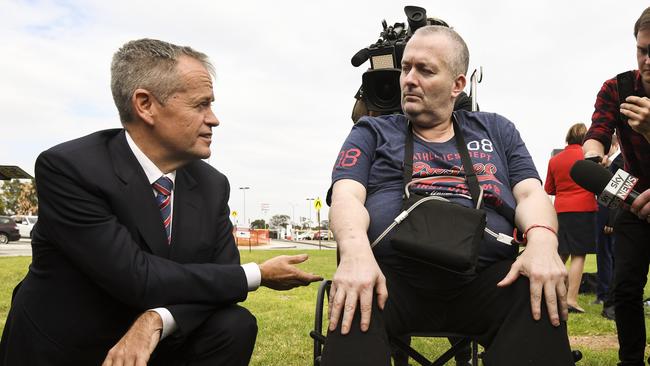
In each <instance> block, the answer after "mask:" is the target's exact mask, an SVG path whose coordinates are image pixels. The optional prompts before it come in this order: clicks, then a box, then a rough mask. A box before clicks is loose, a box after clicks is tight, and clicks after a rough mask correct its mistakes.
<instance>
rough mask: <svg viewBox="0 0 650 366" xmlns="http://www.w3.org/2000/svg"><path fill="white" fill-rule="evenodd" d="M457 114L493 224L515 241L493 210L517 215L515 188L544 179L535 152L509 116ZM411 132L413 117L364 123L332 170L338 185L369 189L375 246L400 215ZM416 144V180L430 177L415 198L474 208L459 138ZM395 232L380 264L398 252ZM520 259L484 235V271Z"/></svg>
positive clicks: (383, 246) (415, 188)
mask: <svg viewBox="0 0 650 366" xmlns="http://www.w3.org/2000/svg"><path fill="white" fill-rule="evenodd" d="M454 116H455V118H456V121H457V122H458V125H459V126H460V128H461V130H462V131H463V136H464V138H465V143H466V144H467V150H468V151H469V155H470V158H471V160H472V164H473V166H474V171H475V172H476V174H477V177H478V180H479V184H480V185H481V186H482V187H483V190H484V198H483V202H484V207H485V210H486V212H487V226H488V227H489V228H490V229H492V230H493V231H495V232H497V233H499V232H500V233H504V234H508V235H512V231H513V226H512V223H510V222H509V221H508V220H507V219H506V218H504V217H502V216H500V215H499V214H498V213H497V212H496V211H495V210H494V207H496V206H498V205H506V206H509V207H510V208H512V209H514V208H515V205H516V203H515V199H514V197H513V195H512V187H514V186H515V185H516V184H517V183H519V182H521V181H522V180H524V179H527V178H535V179H538V180H539V179H540V178H539V175H538V173H537V170H536V169H535V165H534V163H533V161H532V159H531V157H530V154H529V153H528V150H527V149H526V146H525V144H524V142H523V141H522V139H521V137H520V135H519V132H518V131H517V129H516V128H515V126H514V124H513V123H512V122H510V121H508V120H507V119H506V118H504V117H502V116H500V115H498V114H494V113H485V112H466V111H456V112H454ZM406 133H407V119H406V117H404V116H403V115H389V116H381V117H364V118H362V119H361V120H359V122H358V123H357V124H355V125H354V127H353V128H352V131H351V132H350V134H349V136H348V138H347V139H346V141H345V143H344V144H343V147H342V148H341V152H340V153H339V156H338V158H337V160H336V163H335V166H334V171H333V173H332V184H334V182H336V181H338V180H340V179H352V180H355V181H357V182H359V183H361V184H362V185H363V186H364V187H365V188H366V203H365V207H366V209H367V210H368V213H369V215H370V227H369V229H368V238H369V240H370V242H371V243H372V242H373V241H374V240H375V239H376V238H377V237H378V236H379V235H380V234H381V233H382V232H383V231H384V230H385V229H386V227H388V225H390V224H391V222H392V221H393V219H394V218H395V217H396V216H397V215H398V214H399V213H400V212H401V208H402V194H403V192H404V187H403V170H402V162H403V160H404V145H405V142H406ZM413 143H414V145H413V179H419V178H430V179H426V180H425V181H423V182H419V183H415V184H413V185H412V186H411V192H418V193H420V194H436V195H443V196H445V197H446V198H448V199H449V200H451V201H455V202H457V203H460V204H463V205H465V206H468V207H471V206H474V205H473V204H472V201H471V196H470V193H469V189H468V187H467V183H466V181H465V179H464V173H463V172H462V162H461V159H460V154H459V153H458V149H457V148H456V142H455V138H452V139H451V140H449V141H446V142H443V143H434V142H427V141H424V140H422V139H420V138H418V137H417V136H414V138H413ZM450 230H452V229H451V228H450ZM391 234H392V233H389V234H388V235H387V236H386V237H385V238H384V239H383V240H382V241H381V242H380V243H379V244H378V245H377V246H376V247H375V248H374V253H375V256H376V257H377V259H378V260H379V261H380V262H381V261H382V258H384V259H388V258H389V257H391V256H394V255H395V254H397V253H396V252H395V251H394V250H393V249H392V248H391V245H390V238H391ZM516 253H517V248H516V247H515V246H510V245H506V244H503V243H500V242H498V241H496V240H495V239H494V238H492V237H491V236H489V235H484V239H483V242H482V243H481V249H480V252H479V268H482V267H485V266H486V265H487V264H490V263H494V262H497V261H499V260H503V259H507V258H513V257H514V256H516Z"/></svg>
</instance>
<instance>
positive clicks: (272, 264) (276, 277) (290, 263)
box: [260, 254, 323, 290]
mask: <svg viewBox="0 0 650 366" xmlns="http://www.w3.org/2000/svg"><path fill="white" fill-rule="evenodd" d="M307 258H309V256H308V255H307V254H299V255H280V256H277V257H273V258H271V259H269V260H267V261H265V262H264V263H262V264H260V272H261V274H262V286H266V287H268V288H272V289H274V290H290V289H292V288H294V287H298V286H307V285H309V284H310V283H312V282H315V281H321V280H323V277H321V276H317V275H314V274H311V273H307V272H303V271H301V270H300V269H299V268H298V267H296V266H294V264H298V263H302V262H304V261H306V260H307Z"/></svg>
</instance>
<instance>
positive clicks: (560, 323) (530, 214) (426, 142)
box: [322, 26, 574, 366]
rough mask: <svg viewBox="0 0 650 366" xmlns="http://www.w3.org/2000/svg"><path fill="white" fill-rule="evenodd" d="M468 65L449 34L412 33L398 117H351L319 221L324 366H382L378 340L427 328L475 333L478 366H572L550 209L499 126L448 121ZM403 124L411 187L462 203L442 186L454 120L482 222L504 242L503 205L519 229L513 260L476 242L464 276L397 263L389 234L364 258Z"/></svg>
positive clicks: (385, 361) (516, 146)
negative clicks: (325, 232) (479, 196)
mask: <svg viewBox="0 0 650 366" xmlns="http://www.w3.org/2000/svg"><path fill="white" fill-rule="evenodd" d="M468 63H469V52H468V50H467V46H466V44H465V42H464V41H463V40H462V38H461V37H460V36H459V35H458V34H457V33H456V32H455V31H453V30H452V29H450V28H448V27H444V26H425V27H421V28H419V29H418V30H417V31H416V32H415V34H414V35H413V37H412V38H411V39H410V40H409V41H408V44H407V45H406V48H405V49H404V54H403V57H402V61H401V74H400V79H399V80H400V87H401V98H400V99H401V106H402V108H403V110H404V114H405V115H388V116H382V117H370V118H368V117H364V118H361V119H360V121H359V122H358V123H357V124H356V125H355V126H354V127H353V128H352V131H351V133H350V135H349V136H348V138H347V140H346V141H345V143H344V144H343V148H342V150H341V153H340V154H339V159H338V160H337V162H336V165H335V167H334V172H333V177H332V188H331V210H330V222H331V225H332V230H333V231H334V233H335V236H336V237H337V238H338V246H339V250H340V256H341V257H340V259H341V260H340V263H339V266H338V268H337V270H336V273H335V275H334V279H333V283H332V288H331V291H330V299H329V300H330V301H329V303H330V312H329V314H330V316H329V332H328V337H327V342H326V344H325V348H324V350H323V356H322V365H323V366H332V365H337V366H342V365H373V366H376V365H390V345H389V341H388V339H389V336H391V337H399V336H403V335H406V334H408V333H411V332H416V331H432V330H436V331H447V332H453V333H462V334H468V335H473V336H476V338H477V339H478V341H479V343H481V344H482V345H483V346H485V347H486V349H487V352H486V355H485V357H484V362H485V364H486V365H500V366H508V365H521V364H529V365H558V366H562V365H573V364H574V362H573V360H572V356H571V352H570V349H569V342H568V337H567V333H566V322H565V321H566V319H567V316H568V314H567V304H566V287H565V280H566V270H565V269H564V266H563V264H562V261H561V260H560V258H559V256H558V254H557V236H556V230H557V222H556V219H555V213H554V211H553V207H552V205H551V204H550V201H549V200H548V198H547V196H546V194H545V193H544V191H543V189H542V186H541V182H540V180H539V176H538V174H537V171H536V170H535V167H534V165H533V162H532V159H531V158H530V155H529V153H528V151H527V149H526V147H525V145H524V143H523V141H522V140H521V138H520V136H519V133H518V132H517V130H516V129H515V127H514V125H513V124H512V123H511V122H509V121H508V120H506V119H505V118H503V117H501V116H499V115H496V114H492V113H482V112H466V111H456V112H453V106H454V102H455V100H456V99H457V98H458V96H459V94H460V93H461V91H462V90H463V89H464V87H465V84H466V78H465V74H466V72H467V66H468ZM408 121H410V124H412V133H413V135H414V136H413V175H412V176H411V177H412V178H430V179H428V180H427V181H425V182H421V183H420V184H418V187H417V189H418V190H421V191H424V192H426V193H427V194H433V195H444V196H447V197H448V198H449V199H450V200H452V201H455V202H458V203H461V204H463V205H464V206H469V205H472V204H471V202H470V200H468V199H466V198H465V197H466V196H467V195H468V194H469V193H468V192H469V190H468V187H467V185H466V184H464V183H459V180H458V179H453V178H461V179H460V181H461V182H464V180H463V178H464V175H465V174H464V173H463V171H462V168H461V167H462V166H463V164H462V163H461V161H460V160H461V159H460V157H459V151H458V150H457V148H456V145H455V139H456V138H458V137H457V136H456V133H455V130H454V127H453V125H454V123H453V121H455V122H457V124H458V125H459V126H460V130H459V131H460V134H461V135H462V136H463V137H464V138H465V139H466V140H467V141H468V143H467V149H468V150H471V153H472V155H471V160H472V163H473V167H474V170H475V172H476V174H477V175H478V180H479V182H480V183H481V188H483V190H484V191H485V195H484V197H485V202H484V203H485V211H486V213H487V218H488V220H487V222H488V225H490V226H491V229H493V230H495V231H498V232H508V230H510V232H512V229H513V224H512V223H510V221H509V220H508V218H507V217H504V216H502V215H501V214H500V212H502V211H503V210H504V209H501V208H503V206H507V207H509V208H510V209H511V210H515V215H514V220H515V222H516V224H517V226H518V227H520V228H523V229H525V230H524V232H525V235H524V236H525V237H527V240H528V243H527V248H526V250H525V251H524V252H523V253H522V254H521V255H520V256H519V257H518V258H517V259H516V260H514V258H515V257H516V255H517V247H516V246H511V245H506V244H503V243H500V242H497V241H496V240H492V239H491V238H484V239H483V240H482V242H481V249H480V255H479V263H478V270H477V272H476V273H472V274H459V273H456V272H450V271H446V270H442V269H438V268H436V267H432V266H429V265H427V264H425V263H422V262H420V261H417V260H413V259H410V258H409V257H406V256H404V255H402V254H401V253H400V252H398V251H396V250H395V248H393V246H392V243H391V240H390V237H391V233H390V232H389V235H387V236H386V237H385V238H384V239H383V240H382V241H380V242H379V244H378V245H377V246H376V248H375V250H374V252H373V250H372V249H371V248H370V241H374V240H375V238H377V237H378V236H379V234H380V233H381V232H382V231H383V230H384V229H385V228H386V227H387V226H388V225H389V224H390V222H391V221H392V220H393V218H395V217H396V216H397V215H398V214H399V213H400V207H401V204H402V194H403V192H404V191H403V189H404V186H403V185H402V181H403V178H404V175H405V174H406V173H404V171H403V165H404V164H403V162H404V161H403V158H404V156H405V154H404V150H405V142H404V141H405V140H406V139H407V138H408V136H409V135H410V133H411V129H410V127H409V126H410V124H409V123H408ZM411 177H410V178H411ZM450 178H452V179H450ZM472 206H473V205H472ZM453 229H454V228H451V227H450V228H449V231H453ZM513 260H514V261H513ZM522 275H523V276H522ZM544 300H545V301H544ZM531 312H532V316H531ZM540 319H541V320H542V321H540ZM522 335H525V336H522Z"/></svg>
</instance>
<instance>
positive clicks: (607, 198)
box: [569, 160, 639, 209]
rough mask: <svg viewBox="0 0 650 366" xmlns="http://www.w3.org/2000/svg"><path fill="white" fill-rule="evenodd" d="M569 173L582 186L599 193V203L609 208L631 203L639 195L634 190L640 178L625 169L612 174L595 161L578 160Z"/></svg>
mask: <svg viewBox="0 0 650 366" xmlns="http://www.w3.org/2000/svg"><path fill="white" fill-rule="evenodd" d="M569 175H570V176H571V178H572V179H573V180H574V181H575V182H576V183H577V184H578V185H579V186H580V187H582V188H584V189H586V190H588V191H589V192H592V193H594V194H596V195H598V203H600V204H601V205H603V206H605V207H607V208H611V209H616V208H619V207H621V205H622V204H623V202H625V203H627V204H628V205H631V204H632V202H634V200H635V199H636V198H637V197H638V196H639V193H638V192H637V191H635V190H634V186H635V185H636V183H637V182H638V181H639V179H638V178H636V177H633V176H632V175H630V173H628V172H626V171H624V170H623V169H619V170H617V171H616V173H614V174H612V173H611V172H610V171H608V170H607V169H605V168H603V167H602V166H601V165H599V164H597V163H594V162H593V161H589V160H578V161H576V162H575V164H573V167H571V171H570V172H569Z"/></svg>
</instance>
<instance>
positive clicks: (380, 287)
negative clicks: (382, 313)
mask: <svg viewBox="0 0 650 366" xmlns="http://www.w3.org/2000/svg"><path fill="white" fill-rule="evenodd" d="M374 292H376V293H377V302H378V305H379V308H380V309H383V308H384V305H385V304H386V300H387V299H388V289H387V288H386V278H385V277H384V275H383V274H382V273H381V270H380V269H379V266H378V265H377V262H376V261H375V258H374V257H372V252H370V256H364V255H359V256H354V257H344V258H342V259H341V263H339V266H338V268H337V269H336V273H335V274H334V279H333V281H332V287H331V289H330V297H329V330H330V331H333V330H335V329H336V325H337V324H338V322H339V319H340V318H341V315H342V316H343V320H342V323H341V334H347V333H348V332H349V331H350V326H351V324H352V318H353V317H354V312H355V310H356V308H357V304H359V310H360V312H361V330H362V331H364V332H365V331H367V330H368V327H369V326H370V315H371V309H372V298H373V295H374Z"/></svg>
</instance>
